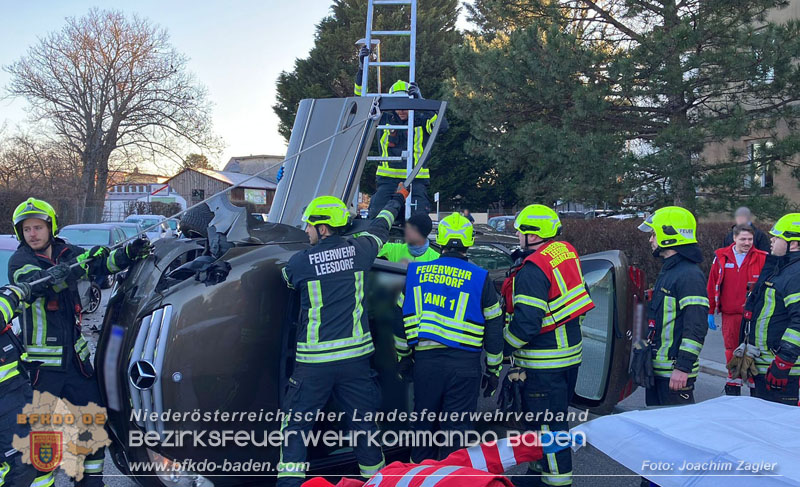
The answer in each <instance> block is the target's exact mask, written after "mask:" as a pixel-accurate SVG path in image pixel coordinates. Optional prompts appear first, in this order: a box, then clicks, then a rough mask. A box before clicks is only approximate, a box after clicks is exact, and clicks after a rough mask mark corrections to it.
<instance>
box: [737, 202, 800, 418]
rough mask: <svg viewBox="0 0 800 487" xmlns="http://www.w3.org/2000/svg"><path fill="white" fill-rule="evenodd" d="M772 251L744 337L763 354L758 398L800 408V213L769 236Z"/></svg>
mask: <svg viewBox="0 0 800 487" xmlns="http://www.w3.org/2000/svg"><path fill="white" fill-rule="evenodd" d="M769 233H770V234H771V235H772V251H771V253H770V255H768V256H767V260H766V262H765V263H764V269H763V270H762V271H761V276H760V277H759V278H758V282H757V283H756V287H755V290H754V291H753V292H752V293H751V294H750V296H749V297H748V299H747V302H746V303H745V315H744V317H745V323H744V326H743V328H744V330H743V331H744V333H743V334H744V335H745V337H746V339H747V340H748V342H749V343H750V344H751V345H755V346H756V347H758V349H759V350H760V351H761V353H760V355H759V356H758V357H756V358H755V363H756V367H758V375H757V376H756V377H755V390H754V392H755V396H756V397H759V398H761V399H765V400H767V401H773V402H779V403H783V404H788V405H790V406H795V405H797V404H798V380H799V379H800V365H798V364H797V361H798V360H797V359H798V355H800V213H789V214H788V215H784V216H783V217H781V219H779V220H778V221H777V222H775V226H774V227H772V230H770V232H769Z"/></svg>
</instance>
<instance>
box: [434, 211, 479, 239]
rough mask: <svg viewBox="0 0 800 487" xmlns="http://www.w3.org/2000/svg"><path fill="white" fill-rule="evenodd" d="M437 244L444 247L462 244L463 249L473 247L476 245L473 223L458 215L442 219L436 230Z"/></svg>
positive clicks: (454, 214)
mask: <svg viewBox="0 0 800 487" xmlns="http://www.w3.org/2000/svg"><path fill="white" fill-rule="evenodd" d="M436 243H437V244H439V245H441V246H442V247H444V246H446V245H452V244H453V243H456V244H460V245H461V246H462V247H472V245H473V244H474V243H475V237H474V236H473V231H472V223H470V221H469V220H467V219H466V217H464V216H462V215H460V214H458V213H453V214H452V215H449V216H446V217H444V218H442V221H440V222H439V227H438V228H437V229H436Z"/></svg>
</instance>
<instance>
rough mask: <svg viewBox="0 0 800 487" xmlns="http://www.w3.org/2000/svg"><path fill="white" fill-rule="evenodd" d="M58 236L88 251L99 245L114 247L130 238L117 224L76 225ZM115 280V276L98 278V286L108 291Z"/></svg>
mask: <svg viewBox="0 0 800 487" xmlns="http://www.w3.org/2000/svg"><path fill="white" fill-rule="evenodd" d="M58 236H59V237H61V238H63V239H64V240H66V241H67V242H69V243H71V244H73V245H77V246H79V247H83V248H84V249H87V250H88V249H91V248H92V247H94V246H97V245H102V246H103V247H112V246H114V245H117V244H119V243H121V242H123V241H124V240H126V239H127V238H128V237H127V236H126V235H125V231H124V230H122V228H120V227H119V226H118V225H117V224H116V223H79V224H76V225H67V226H66V227H64V228H62V229H61V231H59V232H58ZM114 279H115V276H113V275H109V276H105V277H102V278H98V280H97V284H98V285H99V286H100V287H101V288H102V289H108V288H110V287H111V286H113V285H114Z"/></svg>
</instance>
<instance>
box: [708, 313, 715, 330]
mask: <svg viewBox="0 0 800 487" xmlns="http://www.w3.org/2000/svg"><path fill="white" fill-rule="evenodd" d="M708 329H709V330H716V329H717V320H715V319H714V315H708Z"/></svg>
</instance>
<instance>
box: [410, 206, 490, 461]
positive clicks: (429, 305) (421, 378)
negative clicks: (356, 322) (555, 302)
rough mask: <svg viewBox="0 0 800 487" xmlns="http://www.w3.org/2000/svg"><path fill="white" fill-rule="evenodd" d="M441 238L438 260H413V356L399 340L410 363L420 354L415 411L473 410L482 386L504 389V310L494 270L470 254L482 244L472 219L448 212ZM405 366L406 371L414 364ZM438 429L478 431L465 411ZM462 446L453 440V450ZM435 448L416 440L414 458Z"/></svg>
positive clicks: (422, 426) (423, 426)
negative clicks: (500, 385) (492, 276)
mask: <svg viewBox="0 0 800 487" xmlns="http://www.w3.org/2000/svg"><path fill="white" fill-rule="evenodd" d="M436 243H437V244H439V245H441V246H442V248H443V253H442V256H441V257H440V258H439V259H436V260H434V261H431V262H412V263H411V264H409V266H408V272H407V277H406V285H405V292H404V299H403V300H402V308H403V320H404V326H405V337H406V340H407V346H408V347H410V348H411V352H412V356H409V355H408V353H407V352H406V350H408V349H407V347H404V346H403V344H402V343H396V344H397V345H398V356H399V357H401V361H404V363H405V364H410V361H411V360H413V377H414V411H415V412H417V413H418V414H422V411H428V412H432V413H440V412H444V413H459V414H460V413H469V412H474V411H477V410H478V409H477V408H478V395H479V393H480V390H481V387H482V386H483V388H484V396H485V397H489V396H491V395H493V394H494V391H495V390H496V389H497V384H498V377H499V375H500V368H501V364H502V361H503V321H502V315H503V312H502V310H501V309H500V304H499V303H498V301H497V292H496V291H495V289H494V285H493V284H492V281H491V279H489V273H488V272H487V271H485V270H484V269H481V268H480V267H478V266H476V265H475V264H472V263H470V262H469V261H468V260H467V249H468V248H469V247H471V246H472V245H473V244H474V243H475V240H474V238H473V229H472V224H471V223H470V222H469V220H467V219H466V218H464V217H463V216H461V215H459V214H458V213H453V214H452V215H450V216H448V217H445V218H444V219H443V220H442V221H441V222H439V228H438V231H437V235H436ZM484 349H485V350H486V372H485V373H484V374H483V376H482V374H481V370H482V367H481V362H480V360H481V351H482V350H484ZM412 357H413V359H412ZM401 369H402V370H403V372H404V373H407V370H408V367H402V366H401ZM439 427H440V429H441V430H443V431H448V432H450V431H453V432H466V431H469V430H471V429H472V428H471V423H470V422H469V421H468V420H465V419H463V418H461V417H458V418H456V419H455V420H454V419H448V420H447V421H440V422H439ZM412 428H413V429H415V430H417V431H432V430H434V429H435V423H434V422H432V421H429V420H427V419H421V420H419V421H416V422H414V423H413V424H412ZM454 438H455V439H456V440H458V437H457V436H454ZM460 447H461V444H460V443H459V442H458V441H454V444H453V445H450V446H449V449H452V450H455V449H458V448H460ZM436 453H437V452H436V449H435V448H434V447H433V446H432V445H419V446H414V447H412V449H411V461H412V462H415V463H419V462H421V461H423V460H426V459H430V458H433V459H436ZM448 453H449V451H448ZM443 456H444V454H443Z"/></svg>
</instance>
